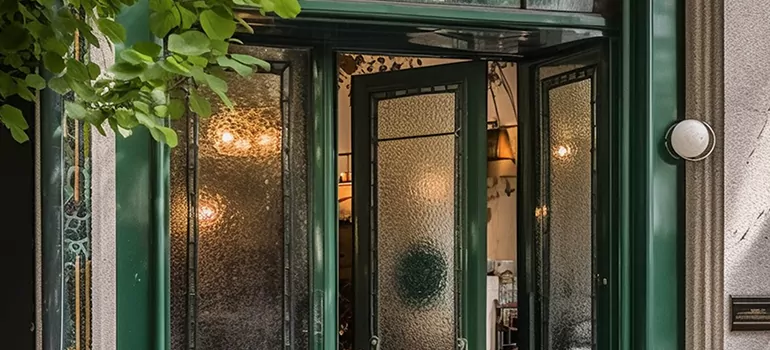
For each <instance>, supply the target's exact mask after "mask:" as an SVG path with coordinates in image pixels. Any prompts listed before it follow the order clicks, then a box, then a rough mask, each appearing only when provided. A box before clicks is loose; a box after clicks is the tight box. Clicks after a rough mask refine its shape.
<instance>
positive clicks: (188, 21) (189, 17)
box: [176, 5, 198, 30]
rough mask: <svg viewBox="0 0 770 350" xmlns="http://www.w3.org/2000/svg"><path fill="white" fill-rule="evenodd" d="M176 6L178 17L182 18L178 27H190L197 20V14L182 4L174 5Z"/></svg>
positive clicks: (185, 28) (183, 28)
mask: <svg viewBox="0 0 770 350" xmlns="http://www.w3.org/2000/svg"><path fill="white" fill-rule="evenodd" d="M176 8H177V10H178V11H179V17H180V18H181V19H182V23H181V25H180V28H182V30H187V29H190V28H192V26H193V24H195V22H196V21H197V20H198V15H197V14H195V12H193V11H192V10H190V9H188V8H187V7H185V6H182V5H176Z"/></svg>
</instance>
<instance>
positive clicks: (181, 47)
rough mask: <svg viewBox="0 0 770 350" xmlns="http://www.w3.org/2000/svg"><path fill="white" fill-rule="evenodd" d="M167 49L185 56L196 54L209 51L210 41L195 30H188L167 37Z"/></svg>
mask: <svg viewBox="0 0 770 350" xmlns="http://www.w3.org/2000/svg"><path fill="white" fill-rule="evenodd" d="M168 50H169V51H171V52H175V53H178V54H180V55H185V56H198V55H202V54H204V53H206V52H209V51H211V41H210V40H209V38H208V37H207V36H206V34H203V33H201V32H199V31H197V30H188V31H186V32H184V33H182V34H171V35H170V36H169V37H168Z"/></svg>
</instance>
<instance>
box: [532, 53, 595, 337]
mask: <svg viewBox="0 0 770 350" xmlns="http://www.w3.org/2000/svg"><path fill="white" fill-rule="evenodd" d="M575 67H576V66H558V67H544V68H541V69H540V74H541V77H543V76H545V77H547V78H545V79H544V80H542V81H541V108H542V119H541V127H542V128H543V129H542V130H541V132H540V151H539V153H540V161H541V163H540V168H539V171H540V176H541V177H540V178H541V180H540V181H541V187H540V198H541V203H543V204H542V205H541V206H540V207H539V208H538V210H536V215H537V216H538V217H539V234H538V235H537V236H536V242H537V250H538V252H539V253H540V254H539V256H538V259H537V260H538V270H539V271H540V273H541V274H542V276H543V277H542V278H541V279H539V280H538V282H539V283H538V289H539V292H540V293H541V295H542V298H541V308H542V309H541V310H542V311H541V313H542V317H543V321H544V322H543V325H544V326H543V327H544V328H543V332H544V333H545V335H544V337H543V343H544V346H543V348H545V349H590V348H593V346H594V341H593V339H594V335H593V332H594V329H595V327H594V325H595V316H594V311H593V310H594V295H595V291H594V287H593V274H594V273H593V272H594V271H595V266H594V264H595V263H594V261H595V251H596V250H595V248H594V246H595V234H594V231H595V229H594V226H595V225H594V223H595V221H594V213H595V210H594V192H595V191H594V187H595V180H594V179H595V144H594V140H595V137H594V135H595V122H594V120H595V117H594V115H595V111H594V94H595V93H594V91H595V87H594V74H595V68H594V67H593V66H589V67H585V68H575Z"/></svg>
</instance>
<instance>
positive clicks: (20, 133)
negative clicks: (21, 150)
mask: <svg viewBox="0 0 770 350" xmlns="http://www.w3.org/2000/svg"><path fill="white" fill-rule="evenodd" d="M9 129H11V137H13V139H14V140H15V141H16V142H18V143H24V142H27V141H29V136H28V135H27V133H26V132H24V130H22V129H19V128H17V127H15V126H12V127H10V128H9Z"/></svg>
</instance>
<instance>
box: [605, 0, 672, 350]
mask: <svg viewBox="0 0 770 350" xmlns="http://www.w3.org/2000/svg"><path fill="white" fill-rule="evenodd" d="M683 9H684V1H682V0H651V1H634V0H624V1H623V13H624V16H623V29H622V33H623V37H622V38H621V40H622V41H621V42H622V55H621V59H622V62H621V67H622V72H621V75H620V76H619V78H620V79H622V80H620V82H619V84H620V87H621V91H622V96H621V99H622V105H621V110H620V116H621V120H620V125H619V130H618V133H619V134H620V146H621V148H622V155H623V157H621V160H620V161H621V162H620V164H619V167H618V171H619V172H620V174H621V176H620V177H619V178H620V180H621V183H620V188H621V191H620V192H621V193H622V195H623V198H622V200H621V202H620V203H621V207H622V211H623V212H624V213H626V215H621V216H620V217H619V219H620V220H621V222H620V224H621V231H622V232H624V235H623V236H621V237H620V240H619V241H618V242H617V243H618V245H617V246H616V248H617V249H618V251H619V252H620V256H621V266H620V268H621V270H620V271H619V274H620V277H621V281H622V282H621V284H620V285H621V290H620V294H619V296H620V300H619V303H618V304H619V308H620V317H621V318H620V320H621V321H622V322H620V323H621V324H622V325H623V326H622V328H621V329H620V330H619V333H620V340H621V343H622V344H624V345H625V346H624V348H626V349H683V348H684V299H683V298H684V277H685V276H684V267H683V265H684V241H683V238H684V237H683V234H684V227H683V225H684V218H683V215H684V210H683V204H684V194H683V190H684V186H683V171H684V167H683V166H682V164H681V162H676V161H674V160H673V159H672V157H670V156H669V154H668V152H667V150H666V147H665V144H664V138H665V134H666V131H667V130H668V128H669V127H670V126H671V125H672V124H673V123H674V122H675V121H677V120H679V119H680V118H681V116H683V108H684V102H683V99H684V88H683V79H682V76H683V73H684V69H683V56H684V55H683V50H684V45H683V44H684V37H683V34H684V31H683V26H684V20H683V18H684V10H683Z"/></svg>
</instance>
